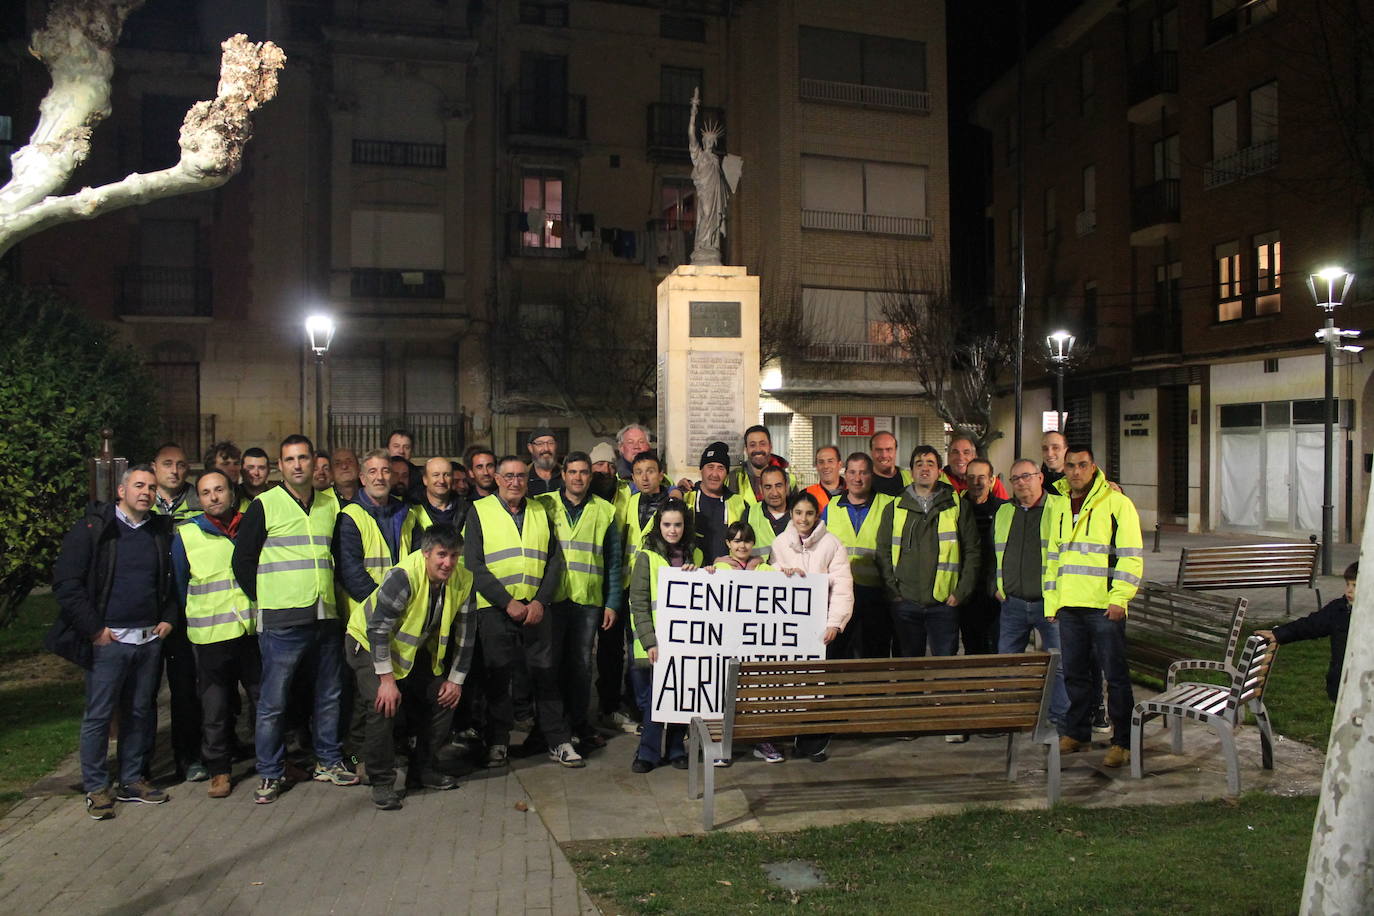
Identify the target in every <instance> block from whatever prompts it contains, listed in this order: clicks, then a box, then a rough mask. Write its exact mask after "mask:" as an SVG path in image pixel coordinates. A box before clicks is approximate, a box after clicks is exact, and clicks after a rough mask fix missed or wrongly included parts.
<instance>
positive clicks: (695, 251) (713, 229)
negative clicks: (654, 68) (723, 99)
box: [687, 89, 744, 266]
mask: <svg viewBox="0 0 1374 916" xmlns="http://www.w3.org/2000/svg"><path fill="white" fill-rule="evenodd" d="M700 107H701V93H700V91H699V90H695V89H694V90H692V116H691V118H690V119H688V122H687V147H688V149H689V150H690V151H691V153H692V183H693V184H694V185H696V196H697V206H696V211H697V212H696V217H697V220H696V244H695V245H694V246H693V248H692V263H693V264H696V265H706V266H719V265H720V263H721V260H720V240H721V236H723V235H725V212H726V209H727V208H728V207H729V205H730V198H731V197H732V196H733V195H734V193H735V186H736V185H737V184H738V183H739V176H740V172H741V170H742V167H743V164H744V160H742V159H741V158H740V157H739V156H726V157H724V161H723V162H722V160H721V157H719V156H717V155H716V142H717V141H718V140H719V139H720V135H721V134H722V133H724V132H725V129H724V128H723V127H721V125H720V124H718V123H716V122H715V121H707V122H705V123H704V124H702V125H701V140H700V141H699V142H698V140H697V111H698V109H699V108H700Z"/></svg>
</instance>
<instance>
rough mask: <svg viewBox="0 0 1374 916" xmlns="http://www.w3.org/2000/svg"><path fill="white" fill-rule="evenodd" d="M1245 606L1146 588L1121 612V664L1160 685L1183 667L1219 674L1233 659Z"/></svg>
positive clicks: (1221, 598)
mask: <svg viewBox="0 0 1374 916" xmlns="http://www.w3.org/2000/svg"><path fill="white" fill-rule="evenodd" d="M1248 607H1249V601H1248V600H1246V599H1245V598H1232V597H1229V596H1226V595H1212V594H1207V593H1206V592H1193V591H1188V590H1186V589H1181V588H1171V587H1170V586H1167V585H1161V584H1159V583H1156V582H1147V583H1145V584H1144V585H1142V586H1141V588H1140V591H1138V592H1136V596H1135V597H1134V598H1132V599H1131V603H1130V604H1129V605H1127V607H1126V660H1127V661H1128V662H1129V663H1130V665H1131V668H1132V669H1133V670H1135V671H1137V672H1140V673H1143V674H1149V675H1153V676H1154V677H1157V678H1159V679H1160V680H1161V681H1163V680H1165V679H1166V678H1167V677H1168V676H1169V672H1170V670H1171V669H1172V668H1173V667H1174V666H1176V665H1179V664H1181V663H1183V662H1185V661H1186V662H1189V663H1191V662H1206V663H1208V664H1189V665H1188V667H1192V668H1205V667H1211V663H1216V664H1217V665H1219V666H1220V667H1217V669H1216V670H1224V669H1225V667H1226V666H1228V665H1230V664H1231V662H1232V661H1233V660H1234V658H1235V654H1236V646H1237V645H1238V644H1239V642H1240V635H1241V631H1242V629H1243V625H1244V623H1245V612H1246V609H1247V608H1248Z"/></svg>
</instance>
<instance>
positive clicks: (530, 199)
mask: <svg viewBox="0 0 1374 916" xmlns="http://www.w3.org/2000/svg"><path fill="white" fill-rule="evenodd" d="M520 209H521V212H522V213H523V214H524V218H523V220H522V222H521V226H520V229H521V232H520V246H521V247H522V248H562V247H563V234H564V232H563V226H564V223H563V174H562V173H561V172H543V171H526V172H525V173H524V174H522V175H521V176H520Z"/></svg>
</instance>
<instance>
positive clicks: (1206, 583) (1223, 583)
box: [1176, 542, 1322, 616]
mask: <svg viewBox="0 0 1374 916" xmlns="http://www.w3.org/2000/svg"><path fill="white" fill-rule="evenodd" d="M1320 556H1321V545H1320V544H1317V543H1315V542H1312V543H1308V544H1286V543H1270V544H1240V545H1236V546H1226V547H1185V548H1183V553H1182V554H1181V555H1180V556H1179V558H1178V580H1177V582H1176V585H1177V586H1178V587H1179V588H1188V589H1209V588H1211V589H1217V588H1220V589H1231V588H1282V589H1285V592H1284V602H1285V607H1286V608H1287V611H1288V614H1289V615H1290V616H1291V615H1292V613H1293V586H1295V585H1298V586H1303V587H1306V588H1310V589H1314V590H1315V589H1316V587H1317V559H1318V557H1320ZM1316 594H1317V607H1319V608H1320V607H1321V602H1322V596H1321V592H1320V591H1318V592H1317V593H1316Z"/></svg>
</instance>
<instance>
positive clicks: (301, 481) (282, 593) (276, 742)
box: [233, 435, 359, 805]
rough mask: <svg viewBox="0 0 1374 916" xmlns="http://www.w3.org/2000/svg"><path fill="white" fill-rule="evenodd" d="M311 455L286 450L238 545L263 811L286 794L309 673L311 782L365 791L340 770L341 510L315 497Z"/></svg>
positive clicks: (256, 796) (297, 440)
mask: <svg viewBox="0 0 1374 916" xmlns="http://www.w3.org/2000/svg"><path fill="white" fill-rule="evenodd" d="M314 453H315V449H314V446H313V445H311V442H310V440H309V439H307V438H306V437H305V436H301V435H293V436H287V437H286V438H285V439H284V440H282V444H281V460H280V465H279V466H280V469H281V475H282V484H281V486H278V487H273V488H271V489H269V490H267V491H266V492H264V493H263V494H262V495H261V496H259V497H258V498H257V499H255V500H253V502H252V503H251V504H250V505H249V506H248V511H246V512H244V513H243V520H242V521H241V522H239V534H238V539H237V540H235V541H234V559H233V567H234V578H235V579H236V580H237V581H238V584H239V588H241V589H243V591H244V594H246V595H247V596H248V598H249V599H250V600H253V601H256V602H257V605H258V634H259V635H258V645H259V648H260V650H261V653H262V685H261V687H260V696H259V700H258V719H257V729H256V735H255V743H256V745H257V754H258V777H259V779H260V782H259V783H258V788H257V789H256V790H255V791H254V793H253V800H254V801H255V802H257V803H258V804H261V805H267V804H271V803H272V802H275V801H276V800H277V798H278V797H279V796H280V795H281V792H282V790H283V789H284V788H285V776H286V743H285V739H284V737H283V728H282V717H283V713H284V711H285V708H286V702H287V697H288V696H289V695H290V693H291V681H292V679H293V678H294V677H295V675H296V673H297V671H299V670H308V667H307V666H309V665H310V664H312V663H313V667H314V673H315V683H314V688H315V689H314V694H315V703H314V710H313V720H312V722H311V731H312V734H313V737H314V743H315V757H316V762H315V770H314V774H313V775H314V778H315V779H316V780H318V781H320V782H330V783H333V784H334V785H336V786H355V785H357V784H358V782H359V780H358V774H357V773H354V772H353V771H352V770H350V769H348V767H346V766H344V764H343V748H342V744H341V741H340V729H339V701H340V697H341V695H342V693H343V665H344V658H343V625H342V623H341V622H340V621H339V619H338V615H337V613H336V612H335V609H334V562H333V559H332V555H331V554H330V544H331V543H332V541H333V536H334V524H335V519H336V517H337V516H338V514H339V502H338V500H337V499H335V498H334V493H333V491H332V490H316V489H315V488H314V482H313V480H312V477H313V474H314V470H315V454H314Z"/></svg>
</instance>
